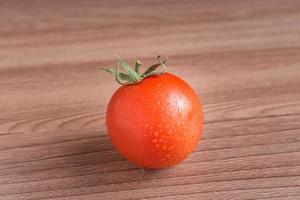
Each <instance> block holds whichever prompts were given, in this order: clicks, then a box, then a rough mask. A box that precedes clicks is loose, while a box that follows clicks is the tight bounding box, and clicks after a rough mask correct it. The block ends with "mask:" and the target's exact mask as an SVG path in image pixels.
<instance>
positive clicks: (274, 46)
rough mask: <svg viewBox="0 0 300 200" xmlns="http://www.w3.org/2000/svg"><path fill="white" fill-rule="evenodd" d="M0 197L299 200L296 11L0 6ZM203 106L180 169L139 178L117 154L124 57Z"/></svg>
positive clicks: (288, 7)
mask: <svg viewBox="0 0 300 200" xmlns="http://www.w3.org/2000/svg"><path fill="white" fill-rule="evenodd" d="M0 46H1V48H0V110H1V113H0V199H1V200H12V199H13V200H16V199H18V200H19V199H22V200H27V199H48V198H49V199H55V200H58V199H68V200H69V199H74V200H75V199H78V200H86V199H87V200H90V199H91V200H93V199H95V200H96V199H97V200H105V199H113V200H117V199H166V200H169V199H200V200H203V199H204V200H206V199H213V200H224V199H249V200H250V199H252V200H253V199H270V200H271V199H272V200H282V199H284V200H292V199H293V200H294V199H295V200H296V199H300V1H298V0H294V1H289V0H281V1H280V0H274V1H270V0H269V1H265V0H257V1H240V0H235V1H225V0H224V1H197V0H194V1H176V0H155V1H137V0H134V1H129V0H126V1H119V2H117V1H112V0H105V1H97V0H93V1H84V0H82V1H78V0H76V1H66V0H63V1H46V0H45V1H44V0H40V1H34V0H27V1H11V0H7V1H1V2H0ZM158 54H162V55H168V57H169V63H168V69H169V71H171V72H173V73H175V74H177V75H179V76H181V77H182V78H184V79H185V80H187V81H188V82H189V83H190V84H191V85H192V86H193V87H194V88H195V90H196V91H197V93H198V94H199V95H200V96H201V98H202V101H203V104H204V112H205V130H204V137H203V140H202V141H201V144H200V145H199V146H198V147H197V149H196V150H195V152H194V153H193V154H192V155H191V156H190V157H189V158H188V159H187V160H185V162H183V163H182V164H180V165H178V166H176V167H174V168H171V169H165V170H144V169H138V168H137V167H135V166H134V165H132V164H130V163H128V162H127V161H126V160H124V159H123V158H122V157H120V155H119V154H118V153H117V152H116V150H115V149H114V148H113V147H112V145H111V143H110V141H109V139H108V137H107V132H106V129H105V120H104V119H105V110H106V105H107V102H108V100H109V98H110V97H111V95H112V94H113V92H114V90H115V89H116V88H117V87H118V85H117V84H116V83H115V81H114V80H113V78H112V77H111V76H109V75H108V74H106V73H104V72H102V71H100V70H99V69H100V67H103V66H114V65H115V63H114V58H115V55H120V56H122V57H124V58H125V59H126V60H127V61H128V62H131V60H132V59H134V58H140V59H141V60H142V61H143V62H144V63H145V64H147V65H148V64H150V63H152V62H154V61H155V57H156V56H157V55H158Z"/></svg>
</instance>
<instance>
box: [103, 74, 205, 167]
mask: <svg viewBox="0 0 300 200" xmlns="http://www.w3.org/2000/svg"><path fill="white" fill-rule="evenodd" d="M106 124H107V129H108V133H109V137H110V138H111V141H112V143H113V145H114V146H115V147H116V148H117V150H118V151H119V152H120V153H121V154H122V155H123V156H124V157H125V158H127V159H128V160H129V161H131V162H133V163H135V164H136V165H137V166H140V167H145V168H152V169H158V168H166V167H170V166H173V165H176V164H178V163H180V162H181V161H183V160H184V159H185V158H186V157H187V156H188V155H189V154H190V153H191V152H192V151H193V150H194V148H195V147H196V145H197V143H198V141H199V139H200V137H201V134H202V129H203V113H202V108H201V104H200V101H199V98H198V96H197V95H196V93H195V92H194V91H193V89H192V88H191V87H190V86H189V85H188V84H187V83H186V82H184V81H183V80H182V79H180V78H178V77H177V76H175V75H172V74H170V73H165V74H163V75H159V76H151V77H148V78H146V79H144V80H143V81H142V82H141V83H139V84H135V85H129V86H121V87H120V88H119V89H118V90H117V91H116V92H115V93H114V95H113V96H112V98H111V100H110V102H109V105H108V108H107V114H106Z"/></svg>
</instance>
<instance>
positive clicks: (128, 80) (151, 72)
mask: <svg viewBox="0 0 300 200" xmlns="http://www.w3.org/2000/svg"><path fill="white" fill-rule="evenodd" d="M157 60H158V63H155V64H154V65H152V66H150V67H149V68H148V69H147V70H146V71H145V72H143V73H141V72H140V68H141V66H142V63H141V62H140V61H139V60H135V61H134V69H133V68H132V67H130V65H128V64H127V63H126V62H125V61H123V60H122V59H121V58H120V57H119V56H117V66H116V69H115V70H112V69H109V68H102V70H105V71H106V72H108V73H110V74H112V75H114V76H115V79H116V81H117V82H118V83H119V84H120V85H133V84H138V83H139V82H141V81H142V80H144V79H145V78H147V77H149V76H155V75H161V74H164V73H165V72H166V71H167V69H166V66H165V64H166V62H167V59H166V57H164V58H162V57H161V56H158V57H157ZM120 67H123V69H124V70H125V71H124V72H121V71H120ZM158 67H161V70H160V71H156V69H157V68H158Z"/></svg>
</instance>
